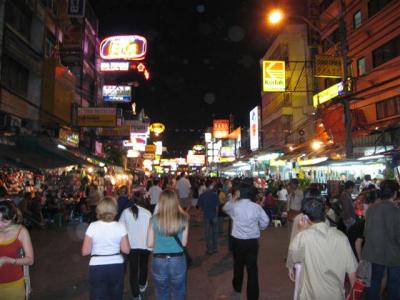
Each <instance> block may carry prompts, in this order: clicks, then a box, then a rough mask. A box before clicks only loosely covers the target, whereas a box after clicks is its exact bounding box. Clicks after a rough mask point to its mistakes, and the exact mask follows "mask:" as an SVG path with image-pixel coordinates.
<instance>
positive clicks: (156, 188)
mask: <svg viewBox="0 0 400 300" xmlns="http://www.w3.org/2000/svg"><path fill="white" fill-rule="evenodd" d="M161 193H162V189H161V187H160V180H158V179H154V180H153V186H152V187H151V188H150V189H149V196H150V212H151V213H152V214H153V213H154V208H155V207H156V205H157V203H158V200H160V195H161Z"/></svg>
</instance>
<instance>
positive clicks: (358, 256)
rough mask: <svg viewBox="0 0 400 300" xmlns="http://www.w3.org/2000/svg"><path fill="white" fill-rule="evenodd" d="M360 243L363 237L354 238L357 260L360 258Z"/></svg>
mask: <svg viewBox="0 0 400 300" xmlns="http://www.w3.org/2000/svg"><path fill="white" fill-rule="evenodd" d="M362 243H363V239H360V238H358V239H356V242H355V248H356V253H357V258H358V260H361V249H362Z"/></svg>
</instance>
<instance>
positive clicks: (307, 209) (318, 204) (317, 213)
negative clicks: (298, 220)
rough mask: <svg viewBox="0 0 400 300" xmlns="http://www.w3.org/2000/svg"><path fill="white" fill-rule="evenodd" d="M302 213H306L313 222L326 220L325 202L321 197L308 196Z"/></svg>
mask: <svg viewBox="0 0 400 300" xmlns="http://www.w3.org/2000/svg"><path fill="white" fill-rule="evenodd" d="M302 213H303V214H304V215H306V216H307V217H308V218H309V219H310V221H311V222H312V223H321V222H324V221H325V203H324V202H323V201H322V200H321V199H320V198H313V197H312V198H306V199H305V201H304V205H303V208H302Z"/></svg>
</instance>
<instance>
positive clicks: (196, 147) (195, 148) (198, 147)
mask: <svg viewBox="0 0 400 300" xmlns="http://www.w3.org/2000/svg"><path fill="white" fill-rule="evenodd" d="M204 150H205V147H204V145H194V146H193V151H195V152H203V151H204Z"/></svg>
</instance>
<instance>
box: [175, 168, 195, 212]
mask: <svg viewBox="0 0 400 300" xmlns="http://www.w3.org/2000/svg"><path fill="white" fill-rule="evenodd" d="M191 187H192V186H191V184H190V181H189V179H187V178H186V176H185V172H182V173H181V176H180V178H179V180H178V181H177V182H176V189H177V190H178V196H179V202H180V205H181V207H182V208H183V209H184V210H186V212H188V211H189V209H190V207H191V205H192V200H191V197H190V196H191Z"/></svg>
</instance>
